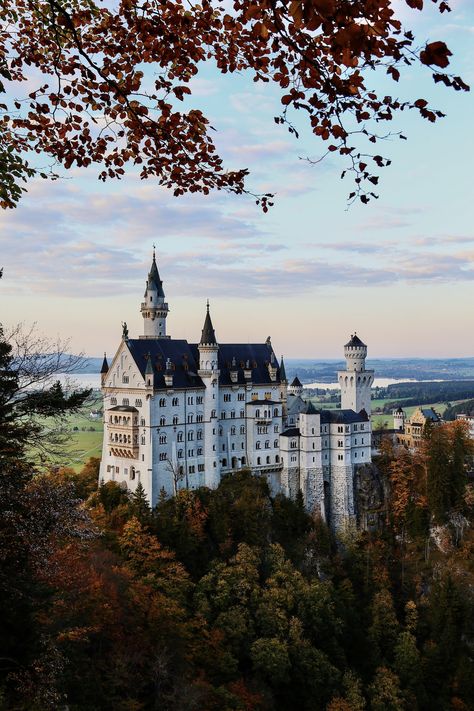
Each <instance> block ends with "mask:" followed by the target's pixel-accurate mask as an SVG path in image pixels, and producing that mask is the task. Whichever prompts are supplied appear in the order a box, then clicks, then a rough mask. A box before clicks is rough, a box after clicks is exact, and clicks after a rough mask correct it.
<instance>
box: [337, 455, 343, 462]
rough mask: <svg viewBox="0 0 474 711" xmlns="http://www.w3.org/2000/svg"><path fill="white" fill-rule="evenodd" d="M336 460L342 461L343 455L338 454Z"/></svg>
mask: <svg viewBox="0 0 474 711" xmlns="http://www.w3.org/2000/svg"><path fill="white" fill-rule="evenodd" d="M337 458H338V460H339V461H340V462H342V461H344V455H343V454H338V455H337Z"/></svg>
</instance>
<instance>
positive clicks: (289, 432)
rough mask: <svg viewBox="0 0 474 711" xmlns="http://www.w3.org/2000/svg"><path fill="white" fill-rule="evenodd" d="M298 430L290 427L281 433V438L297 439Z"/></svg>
mask: <svg viewBox="0 0 474 711" xmlns="http://www.w3.org/2000/svg"><path fill="white" fill-rule="evenodd" d="M299 436H300V430H299V427H290V428H289V429H287V430H285V431H284V432H282V433H281V437H299Z"/></svg>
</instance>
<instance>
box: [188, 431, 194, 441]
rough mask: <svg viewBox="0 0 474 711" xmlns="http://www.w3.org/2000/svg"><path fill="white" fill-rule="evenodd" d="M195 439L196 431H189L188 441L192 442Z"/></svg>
mask: <svg viewBox="0 0 474 711" xmlns="http://www.w3.org/2000/svg"><path fill="white" fill-rule="evenodd" d="M193 439H194V432H188V442H192V441H193Z"/></svg>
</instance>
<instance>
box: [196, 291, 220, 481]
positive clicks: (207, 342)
mask: <svg viewBox="0 0 474 711" xmlns="http://www.w3.org/2000/svg"><path fill="white" fill-rule="evenodd" d="M198 349H199V370H198V375H199V377H200V378H201V380H202V381H203V383H204V385H205V386H206V392H205V394H204V422H205V423H206V424H205V430H204V437H205V442H204V453H205V472H206V480H205V485H206V486H208V487H209V488H210V489H215V488H216V487H217V486H218V484H219V481H220V463H219V422H218V419H217V413H218V409H219V366H218V361H217V356H218V352H219V345H218V343H217V338H216V334H215V332H214V326H213V325H212V320H211V314H210V313H209V301H208V302H207V309H206V317H205V319H204V326H203V329H202V334H201V340H200V342H199V345H198Z"/></svg>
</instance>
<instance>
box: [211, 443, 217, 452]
mask: <svg viewBox="0 0 474 711" xmlns="http://www.w3.org/2000/svg"><path fill="white" fill-rule="evenodd" d="M212 451H213V452H215V451H216V445H215V444H213V445H212Z"/></svg>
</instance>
